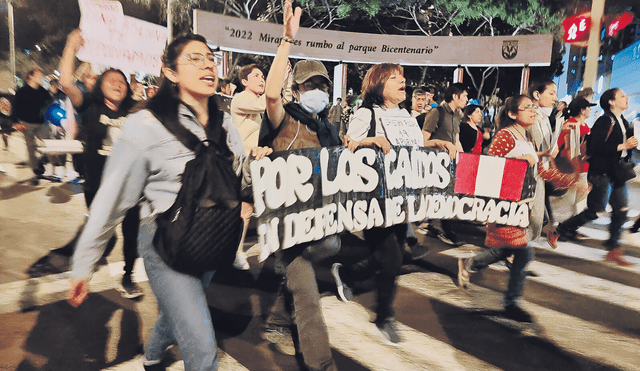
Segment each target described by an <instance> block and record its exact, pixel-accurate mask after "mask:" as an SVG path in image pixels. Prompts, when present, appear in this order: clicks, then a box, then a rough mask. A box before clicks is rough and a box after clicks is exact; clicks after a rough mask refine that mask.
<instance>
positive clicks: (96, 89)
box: [91, 68, 136, 113]
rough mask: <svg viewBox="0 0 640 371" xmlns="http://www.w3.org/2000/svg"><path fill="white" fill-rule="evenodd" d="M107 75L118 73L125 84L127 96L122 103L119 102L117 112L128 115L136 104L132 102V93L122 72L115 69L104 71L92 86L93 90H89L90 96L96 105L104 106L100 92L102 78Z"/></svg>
mask: <svg viewBox="0 0 640 371" xmlns="http://www.w3.org/2000/svg"><path fill="white" fill-rule="evenodd" d="M109 73H119V74H120V75H121V76H122V78H124V82H125V83H126V84H127V95H125V97H124V99H123V100H122V102H120V104H119V105H118V111H124V112H127V113H128V112H129V111H131V109H132V108H133V106H134V105H135V104H136V101H135V100H133V91H131V85H130V84H129V82H128V81H127V76H125V74H124V72H122V71H120V70H118V69H115V68H109V69H108V70H106V71H104V72H103V73H102V74H101V75H100V76H98V78H97V79H96V84H95V85H94V86H93V90H91V94H92V95H93V97H94V98H95V100H96V102H97V103H98V104H104V92H103V91H102V81H103V80H104V77H105V76H106V75H107V74H109Z"/></svg>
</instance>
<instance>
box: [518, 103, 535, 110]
mask: <svg viewBox="0 0 640 371" xmlns="http://www.w3.org/2000/svg"><path fill="white" fill-rule="evenodd" d="M537 109H538V106H534V105H533V104H532V105H530V106H526V107H522V108H518V111H535V110H537Z"/></svg>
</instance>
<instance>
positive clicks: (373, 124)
mask: <svg viewBox="0 0 640 371" xmlns="http://www.w3.org/2000/svg"><path fill="white" fill-rule="evenodd" d="M361 108H366V109H368V110H370V111H371V122H370V123H369V132H368V133H367V137H368V138H371V137H375V136H376V112H375V111H374V109H373V107H361Z"/></svg>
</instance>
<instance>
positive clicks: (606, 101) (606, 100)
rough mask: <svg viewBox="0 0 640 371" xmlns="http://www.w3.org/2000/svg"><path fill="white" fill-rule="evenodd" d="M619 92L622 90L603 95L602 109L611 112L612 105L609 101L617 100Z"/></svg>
mask: <svg viewBox="0 0 640 371" xmlns="http://www.w3.org/2000/svg"><path fill="white" fill-rule="evenodd" d="M618 90H620V88H613V89H609V90H606V91H605V92H604V93H602V96H601V97H600V107H602V109H603V110H605V111H606V112H609V111H611V103H609V101H612V100H615V99H616V93H617V92H618Z"/></svg>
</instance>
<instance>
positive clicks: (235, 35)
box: [193, 9, 553, 67]
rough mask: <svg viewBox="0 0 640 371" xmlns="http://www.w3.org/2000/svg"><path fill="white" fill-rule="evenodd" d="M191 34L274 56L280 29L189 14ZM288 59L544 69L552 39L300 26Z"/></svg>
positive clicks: (222, 45)
mask: <svg viewBox="0 0 640 371" xmlns="http://www.w3.org/2000/svg"><path fill="white" fill-rule="evenodd" d="M193 24H194V31H195V32H196V33H199V34H201V35H203V36H204V37H206V38H207V41H208V42H209V44H210V45H211V46H213V47H219V48H220V49H222V50H229V51H238V52H243V53H253V54H265V55H275V53H276V49H277V47H278V44H279V43H280V40H281V39H282V25H279V24H274V23H268V22H259V21H252V20H246V19H240V18H236V17H230V16H224V15H220V14H215V13H211V12H206V11H203V10H198V9H196V10H194V21H193ZM296 39H297V40H296V41H295V43H294V44H293V45H292V47H291V53H290V54H289V55H290V57H292V58H303V59H309V58H315V59H320V60H327V61H341V62H352V63H382V62H394V63H398V64H402V65H430V66H514V67H515V66H520V67H521V66H525V65H529V66H531V67H536V66H548V65H549V64H550V63H551V48H552V45H553V35H551V34H547V35H519V36H495V37H491V36H400V35H379V34H364V33H356V32H342V31H329V30H321V29H311V28H303V27H301V28H300V30H299V31H298V35H297V36H296Z"/></svg>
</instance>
